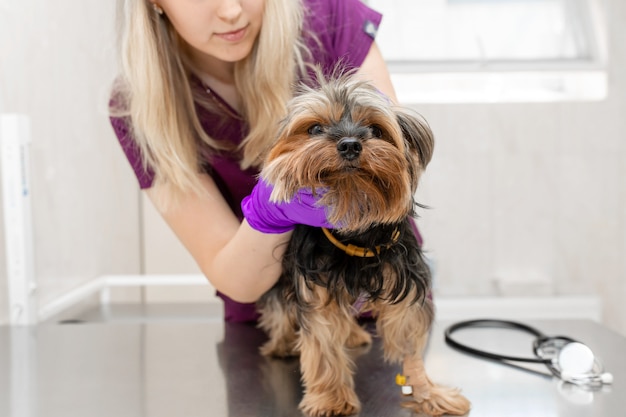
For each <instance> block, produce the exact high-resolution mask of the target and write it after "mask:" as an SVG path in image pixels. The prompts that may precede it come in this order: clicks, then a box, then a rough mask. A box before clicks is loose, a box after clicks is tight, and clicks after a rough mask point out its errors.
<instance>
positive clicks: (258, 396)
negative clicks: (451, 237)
mask: <svg viewBox="0 0 626 417" xmlns="http://www.w3.org/2000/svg"><path fill="white" fill-rule="evenodd" d="M447 324H449V323H438V324H437V325H436V326H435V328H434V330H433V335H432V338H431V343H430V345H429V347H428V351H427V355H426V358H427V360H426V366H427V369H428V370H429V373H430V375H431V377H432V379H433V380H435V381H437V382H440V383H444V384H448V385H452V386H457V387H460V388H461V389H462V390H463V392H464V394H465V395H466V396H467V397H468V398H469V399H470V400H471V401H472V403H473V408H472V411H471V412H470V416H476V417H488V416H493V417H508V416H511V417H512V416H523V417H552V416H566V417H578V416H581V417H582V416H584V417H612V416H615V417H618V416H619V417H621V416H624V415H626V411H625V410H626V407H625V406H626V360H625V358H624V355H625V354H626V338H624V337H622V336H620V335H618V334H616V333H613V332H610V331H608V330H607V329H605V328H603V327H601V326H600V325H598V324H596V323H593V322H588V321H532V322H528V324H531V325H534V326H537V327H538V328H540V329H541V330H542V331H544V332H545V333H548V334H564V335H568V336H571V337H573V338H577V339H579V340H581V341H583V342H585V343H587V344H588V345H589V346H590V347H591V348H592V349H593V350H594V352H595V353H596V355H598V356H599V357H601V358H602V359H603V362H604V363H605V365H606V368H607V370H608V371H610V372H611V373H613V375H614V377H615V382H614V384H613V385H612V386H611V387H609V388H607V389H605V390H603V391H599V392H588V391H581V390H576V389H573V388H572V387H571V386H567V385H563V384H560V383H559V382H558V381H557V380H555V379H552V378H546V377H541V376H537V375H535V374H533V373H529V372H525V371H521V370H518V369H513V368H511V367H507V366H504V365H500V364H496V363H492V362H488V361H485V360H481V359H477V358H474V357H470V356H467V355H465V354H462V353H459V352H457V351H454V350H452V349H451V348H449V347H448V346H447V345H445V343H444V341H443V330H444V329H445V327H446V325H447ZM264 339H265V337H264V335H263V334H262V332H260V331H259V330H257V329H255V328H254V327H252V326H248V325H225V324H224V323H222V322H221V321H219V320H206V321H202V322H147V323H137V322H135V323H125V324H103V323H90V324H65V325H56V324H47V325H40V326H37V327H26V328H8V327H0V416H12V417H74V416H76V417H99V416H103V417H124V416H128V417H144V416H145V417H161V416H163V417H195V416H201V417H205V416H206V417H222V416H229V417H246V416H254V417H261V416H272V417H279V416H285V417H287V416H288V417H294V416H300V415H301V413H300V412H299V411H298V410H297V405H298V402H299V400H300V398H301V386H300V382H299V371H298V361H297V360H295V359H294V360H272V359H266V358H263V357H261V356H260V355H259V354H258V350H257V349H258V346H259V344H260V343H262V341H263V340H264ZM459 339H460V340H464V341H466V342H470V343H473V344H474V345H480V346H482V347H486V348H489V349H491V350H492V351H499V352H505V353H508V354H515V355H528V354H530V353H531V349H530V337H529V336H526V335H524V334H519V333H514V332H512V331H508V330H493V329H478V330H470V331H467V332H466V333H459ZM361 353H362V354H361V355H360V356H359V357H358V359H357V361H356V362H357V366H358V372H357V375H356V387H357V393H358V395H359V397H360V398H361V400H362V402H363V411H362V412H361V414H360V415H361V416H376V417H384V416H411V415H412V414H411V413H410V412H409V411H408V410H405V409H403V408H401V407H400V406H399V402H400V400H401V395H400V389H399V387H397V386H396V385H395V383H394V376H395V374H396V372H397V371H398V368H397V367H396V366H391V365H387V364H384V363H383V362H382V360H381V352H380V344H379V341H378V340H375V342H374V344H373V346H372V347H371V348H370V349H369V350H368V351H363V352H361Z"/></svg>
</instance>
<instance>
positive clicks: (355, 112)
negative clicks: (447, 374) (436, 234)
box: [261, 76, 434, 231]
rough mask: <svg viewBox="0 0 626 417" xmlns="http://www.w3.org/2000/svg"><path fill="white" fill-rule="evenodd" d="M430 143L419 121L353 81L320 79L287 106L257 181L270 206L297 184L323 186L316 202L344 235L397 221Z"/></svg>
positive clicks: (409, 204) (409, 203) (407, 209)
mask: <svg viewBox="0 0 626 417" xmlns="http://www.w3.org/2000/svg"><path fill="white" fill-rule="evenodd" d="M433 146H434V141H433V136H432V133H431V131H430V129H429V128H428V126H427V125H426V124H425V122H424V121H423V120H422V119H421V118H420V117H419V116H417V115H415V114H412V113H410V112H409V111H407V110H406V109H403V108H400V107H397V106H394V105H392V104H391V103H390V102H389V100H388V99H387V98H386V97H384V96H383V95H382V94H380V93H379V92H378V90H376V88H374V87H373V86H372V85H371V84H369V83H366V82H363V81H359V80H357V79H356V78H355V77H354V76H344V77H341V78H337V79H331V80H326V81H324V80H322V81H320V86H319V87H318V88H315V89H312V88H304V89H303V91H302V92H301V94H298V95H297V96H296V97H295V98H294V99H293V100H291V102H290V103H289V105H288V116H287V117H286V118H285V120H284V121H283V123H282V126H281V128H280V131H279V136H278V140H277V142H276V144H275V146H274V147H273V149H272V150H271V151H270V153H269V155H268V158H267V160H266V163H265V166H264V168H263V171H262V172H261V175H262V177H263V178H264V179H265V180H266V181H267V182H268V183H270V184H273V185H274V192H273V194H272V200H273V201H289V200H290V199H291V198H292V197H293V195H294V194H295V192H296V191H297V190H298V189H299V188H302V187H308V188H313V189H314V190H315V189H323V190H324V191H325V192H324V193H322V194H323V197H322V198H321V200H320V204H322V205H324V206H327V207H329V213H330V215H329V220H330V221H331V222H332V223H334V224H337V225H340V228H341V229H343V230H346V231H360V230H364V229H367V228H368V227H370V226H371V225H372V224H389V223H396V222H399V221H401V220H403V219H404V218H405V217H406V216H407V215H409V214H410V213H411V212H412V210H413V204H414V202H413V194H414V192H415V189H416V188H417V183H418V180H419V176H420V174H421V172H422V171H423V169H424V168H425V167H426V165H427V164H428V162H429V161H430V159H431V156H432V151H433Z"/></svg>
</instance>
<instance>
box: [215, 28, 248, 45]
mask: <svg viewBox="0 0 626 417" xmlns="http://www.w3.org/2000/svg"><path fill="white" fill-rule="evenodd" d="M247 29H248V26H244V27H243V28H241V29H237V30H233V31H232V32H223V33H216V34H215V36H217V37H219V38H220V39H223V40H225V41H227V42H238V41H240V40H242V39H243V37H244V36H246V30H247Z"/></svg>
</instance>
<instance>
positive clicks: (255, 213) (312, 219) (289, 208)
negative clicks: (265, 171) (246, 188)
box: [241, 179, 333, 233]
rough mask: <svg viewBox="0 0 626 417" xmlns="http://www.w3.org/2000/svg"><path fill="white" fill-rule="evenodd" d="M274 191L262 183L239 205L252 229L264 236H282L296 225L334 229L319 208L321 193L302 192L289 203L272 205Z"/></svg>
mask: <svg viewBox="0 0 626 417" xmlns="http://www.w3.org/2000/svg"><path fill="white" fill-rule="evenodd" d="M272 190H273V187H272V186H271V185H270V184H267V183H266V182H265V181H263V179H259V182H258V183H257V184H256V185H255V186H254V188H253V189H252V192H251V193H250V195H249V196H247V197H245V198H244V199H243V201H242V202H241V209H242V211H243V215H244V217H245V218H246V220H247V221H248V224H250V226H252V228H253V229H255V230H258V231H259V232H263V233H285V232H288V231H290V230H292V229H293V228H294V227H295V226H296V225H297V224H306V225H308V226H314V227H328V228H333V225H332V224H331V223H330V222H329V221H328V219H327V218H326V209H325V207H323V206H318V205H317V201H318V200H319V199H320V198H321V194H320V192H321V190H320V189H316V195H313V193H312V192H311V190H310V189H306V188H301V189H300V190H298V192H297V193H296V195H294V197H293V198H292V199H291V201H289V202H286V203H272V202H271V201H270V195H271V194H272Z"/></svg>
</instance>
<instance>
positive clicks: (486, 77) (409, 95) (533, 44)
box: [366, 0, 606, 102]
mask: <svg viewBox="0 0 626 417" xmlns="http://www.w3.org/2000/svg"><path fill="white" fill-rule="evenodd" d="M603 1H604V0H368V1H366V2H367V3H368V4H369V5H370V6H371V7H373V8H374V9H376V10H379V11H380V12H382V13H383V14H384V16H385V17H384V19H383V23H382V24H381V27H380V30H379V33H378V36H377V42H378V43H379V45H380V46H381V49H382V51H383V55H384V57H385V59H386V61H387V63H388V65H389V69H390V71H391V72H392V77H393V78H394V83H395V84H396V88H397V89H398V94H399V98H400V100H401V101H446V102H449V101H550V100H580V99H583V100H597V99H602V98H603V97H604V96H605V95H606V74H605V71H604V66H605V61H606V59H605V56H606V53H605V46H604V45H605V39H604V38H605V24H604V19H603V15H602V13H603Z"/></svg>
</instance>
